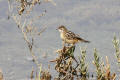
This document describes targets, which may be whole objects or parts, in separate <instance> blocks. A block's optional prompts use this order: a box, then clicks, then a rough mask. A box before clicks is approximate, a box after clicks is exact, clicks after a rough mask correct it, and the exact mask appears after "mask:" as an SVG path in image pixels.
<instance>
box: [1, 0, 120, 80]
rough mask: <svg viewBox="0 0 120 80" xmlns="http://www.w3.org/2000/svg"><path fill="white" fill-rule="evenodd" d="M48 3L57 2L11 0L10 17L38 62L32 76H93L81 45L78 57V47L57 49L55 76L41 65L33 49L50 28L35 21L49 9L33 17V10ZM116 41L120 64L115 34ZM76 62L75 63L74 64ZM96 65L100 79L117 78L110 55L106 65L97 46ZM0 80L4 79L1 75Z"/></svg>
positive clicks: (46, 79)
mask: <svg viewBox="0 0 120 80" xmlns="http://www.w3.org/2000/svg"><path fill="white" fill-rule="evenodd" d="M46 2H51V3H52V4H53V5H56V3H55V2H54V1H52V0H8V5H9V15H8V19H10V18H12V19H13V20H14V22H15V23H16V24H17V26H18V29H19V30H20V31H21V34H22V35H23V37H24V40H25V42H26V44H27V46H28V49H29V51H30V53H31V56H32V58H33V62H34V63H35V65H37V70H36V71H35V70H34V67H33V68H32V72H31V74H30V75H31V76H30V79H31V80H51V79H52V80H53V79H54V80H89V77H92V76H89V74H90V73H88V67H89V66H88V64H87V63H86V48H81V54H80V57H79V59H76V58H75V57H74V51H75V46H64V47H63V48H62V49H58V50H57V51H56V53H58V57H57V58H56V59H55V60H51V61H50V62H54V63H55V64H56V65H55V70H56V71H57V73H58V76H52V74H51V73H50V72H49V69H46V70H43V69H42V64H41V63H39V62H38V60H37V56H35V54H36V53H35V52H34V49H35V48H36V47H35V45H34V42H35V37H36V36H40V34H41V33H42V32H44V31H45V29H46V28H47V27H43V28H42V29H41V30H40V31H39V27H36V26H34V22H35V21H36V20H38V19H39V18H40V17H42V16H44V15H45V14H46V12H47V11H46V10H45V11H44V12H42V13H41V14H40V15H38V16H33V15H32V14H31V13H32V10H33V8H34V6H36V5H41V4H45V3H46ZM28 17H29V19H28ZM113 44H114V47H115V50H116V52H115V54H116V58H117V61H118V64H119V65H120V56H119V55H120V48H119V40H117V39H116V37H114V40H113ZM73 63H75V64H74V65H73ZM93 64H94V66H95V67H96V74H97V77H96V79H97V80H115V78H116V74H115V73H111V71H110V64H109V60H108V57H107V56H106V64H104V63H103V62H102V60H101V59H100V57H99V56H98V52H97V50H96V49H94V60H93ZM0 74H1V73H0ZM2 78H3V75H2ZM0 80H2V79H1V75H0Z"/></svg>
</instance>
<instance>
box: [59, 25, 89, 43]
mask: <svg viewBox="0 0 120 80" xmlns="http://www.w3.org/2000/svg"><path fill="white" fill-rule="evenodd" d="M58 30H59V32H60V37H61V39H62V40H63V45H64V44H65V43H67V44H72V45H75V44H76V43H78V42H85V43H89V42H90V41H87V40H84V39H82V38H80V37H79V35H77V34H75V33H73V32H71V31H69V30H68V29H67V28H66V27H65V26H63V25H62V26H60V27H58Z"/></svg>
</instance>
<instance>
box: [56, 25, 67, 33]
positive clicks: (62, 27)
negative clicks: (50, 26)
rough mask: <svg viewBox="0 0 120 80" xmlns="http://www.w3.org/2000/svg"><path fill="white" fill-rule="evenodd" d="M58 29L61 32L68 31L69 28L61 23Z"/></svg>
mask: <svg viewBox="0 0 120 80" xmlns="http://www.w3.org/2000/svg"><path fill="white" fill-rule="evenodd" d="M58 30H59V32H65V31H67V28H66V27H65V26H63V25H61V26H59V27H58Z"/></svg>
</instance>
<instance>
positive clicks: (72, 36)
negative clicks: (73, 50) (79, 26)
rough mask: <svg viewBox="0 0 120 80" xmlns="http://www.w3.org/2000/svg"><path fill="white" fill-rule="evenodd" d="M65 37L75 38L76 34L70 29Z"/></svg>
mask: <svg viewBox="0 0 120 80" xmlns="http://www.w3.org/2000/svg"><path fill="white" fill-rule="evenodd" d="M65 37H66V38H67V39H74V38H75V37H76V35H75V34H74V33H73V32H71V31H68V32H66V34H65Z"/></svg>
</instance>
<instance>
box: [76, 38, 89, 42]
mask: <svg viewBox="0 0 120 80" xmlns="http://www.w3.org/2000/svg"><path fill="white" fill-rule="evenodd" d="M76 38H77V39H78V40H79V41H82V42H85V43H90V41H87V40H84V39H82V38H80V37H76Z"/></svg>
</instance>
